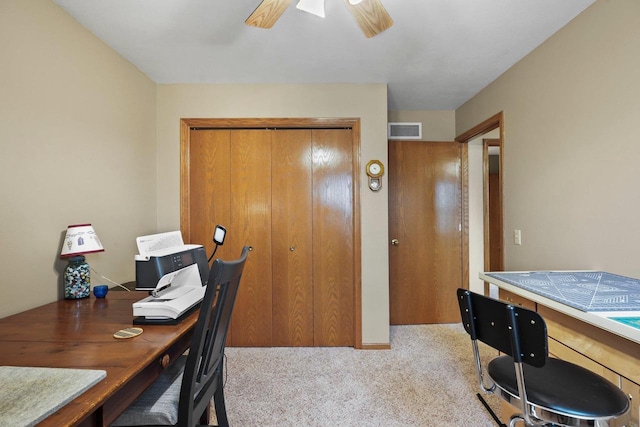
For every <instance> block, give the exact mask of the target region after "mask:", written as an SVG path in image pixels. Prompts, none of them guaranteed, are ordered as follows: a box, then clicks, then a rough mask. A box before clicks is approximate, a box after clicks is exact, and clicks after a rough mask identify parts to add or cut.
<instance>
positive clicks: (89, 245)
mask: <svg viewBox="0 0 640 427" xmlns="http://www.w3.org/2000/svg"><path fill="white" fill-rule="evenodd" d="M103 251H104V248H103V247H102V243H100V239H98V235H97V234H96V232H95V230H94V229H93V227H92V226H91V224H76V225H70V226H69V227H68V228H67V234H66V236H64V243H63V244H62V251H61V252H60V256H61V257H63V258H66V257H72V256H77V255H83V254H90V253H93V252H103Z"/></svg>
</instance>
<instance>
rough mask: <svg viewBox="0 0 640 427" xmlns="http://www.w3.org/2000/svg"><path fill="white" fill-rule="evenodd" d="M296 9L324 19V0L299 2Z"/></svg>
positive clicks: (301, 0) (303, 0)
mask: <svg viewBox="0 0 640 427" xmlns="http://www.w3.org/2000/svg"><path fill="white" fill-rule="evenodd" d="M349 1H351V0H349ZM296 8H297V9H300V10H302V11H303V12H307V13H310V14H312V15H316V16H319V17H320V18H324V0H300V1H299V2H298V4H297V5H296Z"/></svg>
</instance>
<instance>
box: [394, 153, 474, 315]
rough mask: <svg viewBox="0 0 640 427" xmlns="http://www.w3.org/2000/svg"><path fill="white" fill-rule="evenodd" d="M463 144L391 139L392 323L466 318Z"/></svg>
mask: <svg viewBox="0 0 640 427" xmlns="http://www.w3.org/2000/svg"><path fill="white" fill-rule="evenodd" d="M461 145H462V144H459V143H457V142H427V141H389V238H390V244H391V246H390V248H389V302H390V322H391V324H392V325H407V324H428V323H452V322H456V321H458V320H459V318H460V314H459V309H458V302H457V300H456V297H455V295H456V294H455V290H456V289H457V288H459V287H461V286H463V282H462V270H463V268H462V263H461V262H462V185H461V184H462V181H461V177H462V172H461V168H460V166H461Z"/></svg>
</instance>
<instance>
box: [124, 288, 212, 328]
mask: <svg viewBox="0 0 640 427" xmlns="http://www.w3.org/2000/svg"><path fill="white" fill-rule="evenodd" d="M206 290H207V287H206V286H198V287H194V288H193V290H192V291H190V292H188V293H186V294H184V295H182V296H180V297H178V298H174V299H171V300H163V299H162V298H156V297H153V296H148V297H146V298H143V299H142V300H140V301H138V302H134V303H133V316H134V317H145V318H147V319H148V320H166V319H177V318H179V317H180V316H182V315H183V314H185V313H186V312H188V311H190V310H191V309H192V308H194V306H196V305H198V304H199V303H200V301H202V298H203V297H204V293H205V291H206Z"/></svg>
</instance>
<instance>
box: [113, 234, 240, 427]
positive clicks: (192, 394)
mask: <svg viewBox="0 0 640 427" xmlns="http://www.w3.org/2000/svg"><path fill="white" fill-rule="evenodd" d="M248 250H249V249H248V248H247V247H246V246H245V247H244V248H243V250H242V255H241V256H240V258H239V259H237V260H235V261H222V260H220V259H216V260H215V261H214V262H213V266H212V267H211V271H210V273H209V281H208V285H207V290H206V292H205V295H204V298H203V299H202V303H201V306H200V314H199V315H198V320H197V323H196V325H195V329H194V333H193V339H192V342H191V346H190V348H189V352H188V355H183V356H181V357H180V359H178V360H177V361H176V362H175V363H174V364H173V365H172V366H171V367H170V368H168V369H167V370H165V371H164V372H163V373H162V375H161V376H160V378H158V379H157V380H156V381H155V382H154V383H153V384H152V385H151V386H150V387H149V388H148V389H147V390H146V391H145V392H144V393H143V394H142V395H141V396H140V397H139V398H138V399H137V400H136V401H135V402H134V403H133V404H132V405H131V406H129V408H127V410H126V411H125V412H124V413H123V414H122V415H121V416H120V417H118V419H117V420H116V421H115V423H113V424H112V425H114V426H180V427H193V426H196V425H198V423H200V424H202V425H208V423H209V420H208V419H206V418H207V416H208V414H209V411H208V409H209V405H210V403H211V399H212V398H213V401H214V406H215V413H216V418H217V420H218V425H219V426H228V425H229V422H228V420H227V413H226V408H225V403H224V393H223V366H224V363H223V362H224V360H223V359H224V349H225V340H226V337H227V331H228V327H229V322H230V320H231V313H232V311H233V305H234V303H235V299H236V294H237V292H238V286H239V284H240V279H241V278H242V270H243V269H244V264H245V261H246V259H247V253H248Z"/></svg>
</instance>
